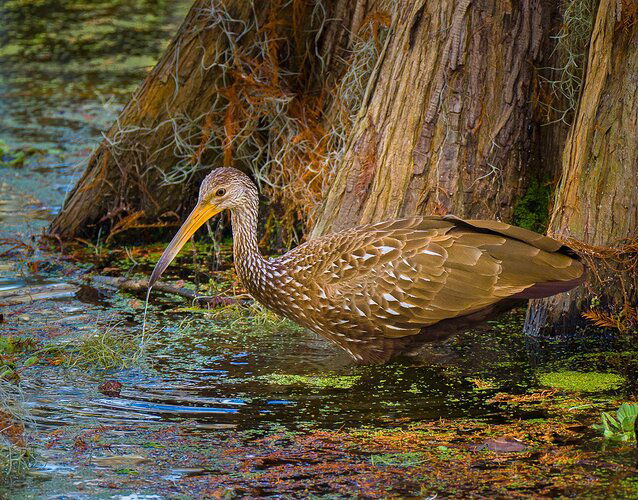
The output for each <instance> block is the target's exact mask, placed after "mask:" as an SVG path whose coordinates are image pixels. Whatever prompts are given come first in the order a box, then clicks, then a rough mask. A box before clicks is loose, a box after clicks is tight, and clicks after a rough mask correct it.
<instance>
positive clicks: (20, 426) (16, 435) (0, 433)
mask: <svg viewBox="0 0 638 500" xmlns="http://www.w3.org/2000/svg"><path fill="white" fill-rule="evenodd" d="M28 420H29V414H28V412H27V410H26V409H25V407H24V405H22V404H21V399H20V391H19V389H18V388H17V387H16V386H14V385H11V384H9V383H7V382H2V381H0V481H5V482H9V481H11V480H12V479H14V478H16V477H20V476H22V475H24V474H25V473H26V472H27V471H28V469H29V467H30V465H31V463H32V461H33V459H34V453H33V451H32V450H31V449H30V448H29V446H28V444H27V439H26V435H25V425H24V422H25V421H28Z"/></svg>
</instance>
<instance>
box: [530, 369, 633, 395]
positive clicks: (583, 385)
mask: <svg viewBox="0 0 638 500" xmlns="http://www.w3.org/2000/svg"><path fill="white" fill-rule="evenodd" d="M538 378H539V381H540V383H541V384H542V385H545V386H549V387H554V388H556V389H563V390H566V391H577V392H601V391H608V390H613V389H618V388H619V387H620V386H621V385H622V384H623V383H624V382H625V379H624V378H623V377H621V376H620V375H616V374H615V373H599V372H573V371H560V372H549V373H542V374H540V375H539V377H538Z"/></svg>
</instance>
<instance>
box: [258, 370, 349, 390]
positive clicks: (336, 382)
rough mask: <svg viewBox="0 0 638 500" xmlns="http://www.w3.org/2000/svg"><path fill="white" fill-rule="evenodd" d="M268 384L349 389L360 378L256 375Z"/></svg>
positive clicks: (274, 374) (275, 374) (344, 376)
mask: <svg viewBox="0 0 638 500" xmlns="http://www.w3.org/2000/svg"><path fill="white" fill-rule="evenodd" d="M257 378H258V379H259V380H263V381H264V382H267V383H269V384H275V385H305V386H308V387H319V388H322V389H325V388H330V389H350V388H351V387H352V386H353V385H354V384H355V383H356V382H357V381H358V380H359V379H360V378H361V376H360V375H312V376H309V375H294V374H285V373H284V374H277V373H272V374H270V375H262V376H260V377H257Z"/></svg>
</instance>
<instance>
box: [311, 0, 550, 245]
mask: <svg viewBox="0 0 638 500" xmlns="http://www.w3.org/2000/svg"><path fill="white" fill-rule="evenodd" d="M400 3H401V6H400V7H398V8H397V9H396V17H395V19H394V20H393V31H392V35H391V37H390V38H389V42H388V44H387V47H386V48H385V51H384V53H383V54H382V56H381V57H382V59H381V61H380V63H379V67H378V72H377V73H376V75H375V77H374V78H373V79H371V81H370V83H369V86H368V99H367V101H366V102H364V108H363V109H362V110H361V111H360V113H359V116H358V120H357V122H356V124H355V127H354V130H353V131H352V133H351V135H350V138H349V143H348V147H347V148H346V150H345V153H344V156H343V158H342V161H341V163H340V165H339V167H338V169H337V174H336V177H335V180H334V182H333V183H332V186H331V188H330V190H329V192H328V193H327V197H326V199H325V202H324V205H323V207H322V209H321V211H320V216H319V218H318V222H317V224H316V226H315V227H314V230H313V234H314V235H319V234H324V233H327V232H331V231H334V230H339V229H343V228H346V227H350V226H353V225H356V224H359V223H366V222H371V221H378V220H383V219H387V218H391V217H397V216H403V215H409V214H416V213H420V214H426V213H428V214H432V213H434V214H436V213H448V212H449V213H455V214H458V215H459V216H465V217H488V218H492V217H499V218H503V219H509V218H510V217H511V214H512V208H513V206H514V201H515V198H516V197H517V195H519V194H520V193H521V191H522V189H523V188H524V187H525V184H526V182H527V174H528V170H529V169H530V168H531V167H530V166H529V161H530V156H531V153H530V138H531V135H532V132H531V130H532V128H533V127H532V121H533V120H532V110H531V101H532V98H531V89H532V80H533V64H534V62H535V61H537V60H538V58H539V48H540V45H541V37H542V36H543V34H544V33H543V29H544V28H543V26H542V6H541V1H540V0H532V1H526V0H525V1H523V0H521V1H507V2H502V1H500V0H474V1H470V0H440V1H436V2H431V1H429V2H428V1H424V0H421V1H417V2H412V1H407V0H406V1H402V2H400Z"/></svg>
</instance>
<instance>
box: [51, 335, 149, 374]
mask: <svg viewBox="0 0 638 500" xmlns="http://www.w3.org/2000/svg"><path fill="white" fill-rule="evenodd" d="M117 326H118V325H114V326H111V327H108V328H106V329H105V330H103V331H100V330H96V331H94V332H91V333H89V334H87V335H84V336H82V337H78V338H75V339H72V340H67V341H64V342H62V343H59V344H57V345H55V346H51V347H49V348H45V349H43V351H45V352H48V353H49V354H54V355H55V356H56V357H57V358H58V359H60V360H61V362H62V363H64V364H65V365H67V366H70V367H74V368H78V367H81V368H90V367H94V368H102V369H105V370H112V369H118V368H126V367H129V366H131V365H133V364H135V363H138V362H139V361H140V360H141V358H142V357H143V354H144V352H143V350H142V347H140V344H139V342H138V341H137V340H136V339H135V338H134V337H133V336H132V335H130V334H128V333H123V332H121V331H118V330H117Z"/></svg>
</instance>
